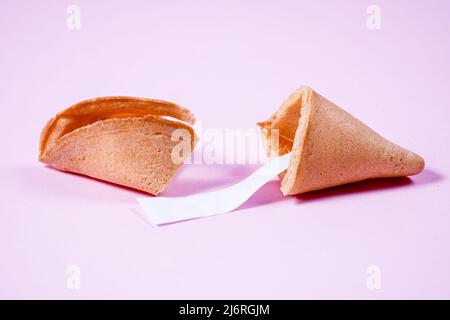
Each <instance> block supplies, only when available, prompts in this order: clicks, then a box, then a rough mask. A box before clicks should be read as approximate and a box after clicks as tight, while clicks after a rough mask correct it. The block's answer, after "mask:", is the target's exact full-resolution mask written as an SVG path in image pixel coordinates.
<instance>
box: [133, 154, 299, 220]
mask: <svg viewBox="0 0 450 320" xmlns="http://www.w3.org/2000/svg"><path fill="white" fill-rule="evenodd" d="M290 158H291V154H290V153H287V154H285V155H283V156H281V157H278V158H275V159H273V160H271V161H269V162H268V163H266V164H265V165H264V166H262V167H260V168H258V169H257V170H256V171H255V172H253V173H252V174H251V175H250V176H248V177H247V178H246V179H244V180H243V181H241V182H239V183H237V184H235V185H233V186H231V187H227V188H224V189H220V190H215V191H211V192H205V193H199V194H194V195H190V196H183V197H170V198H167V197H151V198H150V197H149V198H138V199H137V200H138V202H139V204H140V205H141V206H142V208H143V209H144V211H145V213H146V214H147V216H148V218H149V219H150V221H151V223H152V224H154V225H160V224H166V223H172V222H177V221H182V220H189V219H194V218H200V217H208V216H212V215H216V214H221V213H226V212H230V211H232V210H234V209H236V208H237V207H239V206H240V205H241V204H243V203H244V202H245V201H247V200H248V199H249V198H250V197H251V196H252V195H253V194H254V193H255V192H256V191H257V190H258V189H259V188H261V187H262V186H263V185H264V184H266V183H267V182H269V181H270V180H272V179H273V178H274V177H275V176H277V175H278V174H280V173H282V172H283V171H284V170H286V169H287V168H288V166H289V160H290Z"/></svg>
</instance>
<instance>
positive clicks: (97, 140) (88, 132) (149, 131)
mask: <svg viewBox="0 0 450 320" xmlns="http://www.w3.org/2000/svg"><path fill="white" fill-rule="evenodd" d="M168 117H169V118H168ZM170 118H173V120H172V119H170ZM194 122H195V118H194V115H193V114H192V113H191V112H190V111H189V110H188V109H186V108H183V107H180V106H178V105H176V104H174V103H171V102H166V101H162V100H153V99H143V98H133V97H104V98H96V99H91V100H86V101H82V102H80V103H77V104H75V105H73V106H71V107H69V108H68V109H66V110H64V111H62V112H60V113H58V114H57V115H56V116H55V117H53V118H52V119H50V120H49V121H48V122H47V125H46V126H45V128H44V129H43V131H42V133H41V138H40V150H39V160H40V161H42V162H44V163H46V164H48V165H50V166H52V167H54V168H57V169H60V170H63V171H70V172H75V173H79V174H83V175H86V176H90V177H94V178H97V179H101V180H105V181H109V182H113V183H117V184H120V185H123V186H127V187H131V188H134V189H138V190H142V191H145V192H148V193H151V194H154V195H157V194H159V193H160V192H162V191H163V190H164V188H165V187H166V186H167V184H168V183H169V181H170V180H171V178H172V177H173V176H174V174H175V172H176V171H177V169H178V168H179V167H180V166H181V165H182V164H183V162H184V161H185V159H186V158H187V157H188V156H189V155H190V153H191V151H192V150H193V148H194V146H195V144H196V141H197V138H196V136H195V133H194V131H193V129H192V128H191V127H190V126H189V125H193V124H194ZM176 130H178V131H176ZM174 137H175V138H174ZM180 143H184V145H183V146H182V148H180V151H181V152H178V149H176V151H177V156H176V158H175V159H174V158H173V156H172V151H173V150H175V149H174V147H176V146H180ZM186 144H187V146H188V148H186ZM174 160H176V161H174Z"/></svg>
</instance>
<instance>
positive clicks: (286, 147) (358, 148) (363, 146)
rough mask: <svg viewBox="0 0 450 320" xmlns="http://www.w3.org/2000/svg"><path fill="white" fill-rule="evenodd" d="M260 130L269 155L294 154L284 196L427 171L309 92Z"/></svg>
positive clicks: (285, 105)
mask: <svg viewBox="0 0 450 320" xmlns="http://www.w3.org/2000/svg"><path fill="white" fill-rule="evenodd" d="M258 125H259V126H260V127H261V132H262V137H263V141H264V142H265V146H266V151H267V154H268V155H270V156H271V157H274V156H277V155H282V154H285V153H287V152H290V151H292V156H291V159H290V163H289V167H288V169H287V170H286V171H285V172H284V173H283V174H282V175H280V178H281V191H282V192H283V194H284V195H295V194H300V193H304V192H308V191H313V190H319V189H324V188H328V187H333V186H338V185H342V184H346V183H350V182H356V181H361V180H365V179H372V178H382V177H401V176H410V175H415V174H418V173H420V172H421V171H422V170H423V168H424V160H423V159H422V158H421V157H420V156H418V155H417V154H415V153H413V152H411V151H409V150H406V149H404V148H402V147H400V146H398V145H396V144H394V143H392V142H390V141H388V140H386V139H385V138H383V137H381V136H380V135H379V134H378V133H376V132H375V131H373V130H372V129H370V128H369V127H368V126H366V125H365V124H364V123H362V122H361V121H359V120H358V119H356V118H355V117H353V116H352V115H350V114H349V113H347V112H346V111H344V110H343V109H341V108H340V107H338V106H337V105H335V104H334V103H333V102H331V101H329V100H327V99H326V98H324V97H322V96H321V95H319V94H318V93H317V92H315V91H314V90H312V89H311V88H308V87H301V88H299V89H298V90H297V91H295V92H294V93H293V94H292V95H291V96H289V98H288V99H287V100H286V101H285V102H284V103H283V104H282V105H281V107H280V108H279V110H278V111H277V112H276V113H275V114H274V115H272V116H271V117H270V118H269V119H268V120H267V121H264V122H261V123H258ZM276 129H277V130H276ZM275 136H276V139H274V137H275Z"/></svg>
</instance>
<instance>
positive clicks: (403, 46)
mask: <svg viewBox="0 0 450 320" xmlns="http://www.w3.org/2000/svg"><path fill="white" fill-rule="evenodd" d="M373 3H375V4H378V5H379V6H380V8H381V13H382V21H381V30H377V31H374V30H368V29H367V27H366V19H367V14H366V9H367V7H368V5H370V4H373ZM373 3H372V1H365V0H363V1H361V0H358V1H356V0H355V1H343V0H342V1H335V0H329V1H294V0H291V1H223V2H219V1H206V0H205V1H130V0H128V1H81V0H76V1H74V2H73V3H72V2H68V1H56V0H55V1H17V0H9V1H5V0H2V1H1V4H0V40H1V50H0V70H1V74H0V88H1V89H0V90H1V94H0V105H1V108H2V114H3V119H4V120H3V123H2V125H1V126H0V130H1V132H0V133H1V136H2V150H3V152H2V156H1V160H0V161H1V163H0V165H1V168H0V170H1V176H2V179H1V181H0V188H1V194H2V200H1V207H0V209H1V212H0V254H1V258H0V297H1V298H63V299H72V298H74V299H78V298H194V299H196V298H213V299H215V298H224V299H228V298H275V299H276V298H364V299H365V298H368V299H372V298H374V299H377V298H388V299H390V298H450V271H449V270H450V256H449V255H450V245H449V243H450V233H449V224H450V216H449V214H450V210H449V209H450V206H449V204H450V202H449V191H450V184H449V180H448V178H447V177H448V176H449V174H450V169H449V166H448V164H449V160H448V158H449V156H450V153H449V138H450V136H449V125H448V120H449V116H450V111H449V110H450V109H449V107H450V106H449V104H450V93H449V92H450V89H449V78H448V77H449V74H450V63H449V60H448V57H449V56H450V40H449V37H448V32H449V30H450V4H449V2H448V1H445V0H442V1H436V0H435V1H409V0H408V1H399V0H395V1H374V2H373ZM69 4H76V5H79V6H80V7H81V18H82V22H81V23H82V26H81V30H69V29H67V27H66V17H67V14H66V8H67V6H68V5H69ZM302 84H307V85H310V86H311V87H313V88H314V89H316V90H317V91H318V92H320V93H322V94H323V95H325V96H327V97H328V98H329V99H331V100H333V101H335V102H336V103H337V104H339V105H341V106H343V107H344V108H345V109H346V110H348V111H349V112H351V113H353V114H354V115H355V116H357V117H358V118H360V119H361V120H363V121H364V122H366V123H367V124H368V125H370V126H371V127H373V128H374V129H376V130H377V131H378V132H380V133H381V134H383V135H384V136H386V137H387V138H389V139H392V140H393V141H395V142H397V143H399V144H401V145H403V146H405V147H407V148H410V149H412V150H414V151H416V152H417V153H419V154H421V155H422V156H423V157H424V158H425V159H426V163H427V167H426V170H425V171H424V172H423V173H422V174H421V175H419V176H416V177H413V178H411V179H408V178H403V179H393V180H381V181H371V182H363V183H358V184H353V185H348V186H343V187H338V188H334V189H331V190H326V191H320V192H315V193H311V194H308V195H304V196H299V197H283V196H282V195H281V194H280V191H279V182H278V181H276V180H274V181H273V182H271V183H269V184H268V185H266V186H265V187H263V189H261V190H260V191H259V192H258V193H257V194H255V195H254V196H253V197H252V198H251V199H250V200H249V202H248V203H246V204H245V205H243V207H241V208H240V209H239V210H236V211H235V212H233V213H230V214H226V215H221V216H217V217H212V218H207V219H198V220H192V221H188V222H184V223H178V224H172V225H168V226H165V227H158V228H157V227H152V226H151V225H150V224H149V223H148V222H146V221H145V219H144V218H143V216H142V212H141V211H140V209H139V207H138V205H137V202H136V200H135V199H136V197H140V196H143V194H142V193H139V192H136V191H133V190H129V189H126V188H121V187H117V186H114V185H111V184H108V183H103V182H98V181H95V180H93V179H88V178H83V177H80V176H76V175H73V174H64V173H61V172H58V171H56V170H53V169H49V168H46V167H45V166H44V165H42V164H41V163H39V162H38V161H37V154H38V138H39V133H40V131H41V129H42V127H43V126H44V124H45V122H46V121H47V120H48V119H49V118H50V117H51V116H53V115H54V114H55V113H56V112H58V111H60V110H61V109H63V108H65V107H67V106H69V105H71V104H73V103H75V102H78V101H80V100H83V99H86V98H92V97H97V96H104V95H133V96H142V97H153V98H161V99H166V100H171V101H175V102H177V103H179V104H181V105H183V106H186V107H188V108H190V109H191V110H193V111H194V113H195V114H196V116H197V118H198V119H200V120H202V122H203V124H204V126H205V127H209V128H253V127H254V123H255V122H256V121H260V120H264V119H266V118H267V117H268V116H269V115H270V114H272V112H274V111H275V110H276V108H277V107H278V106H279V104H280V103H281V102H282V101H283V100H284V99H285V98H286V97H287V96H288V95H289V94H290V93H291V92H292V91H293V90H294V89H295V88H296V87H298V86H300V85H302ZM255 168H256V167H255V166H251V165H243V166H238V165H231V166H226V165H222V166H220V165H215V166H200V165H189V166H185V167H184V168H183V169H182V171H181V172H180V173H179V174H178V176H177V177H176V179H175V180H174V181H173V183H172V184H171V185H170V187H169V188H168V189H167V191H166V192H165V195H176V194H178V195H179V194H187V193H189V192H191V191H193V190H196V191H202V190H211V189H214V188H217V187H220V186H224V185H228V184H231V183H233V182H237V181H239V180H241V179H242V178H244V177H245V176H246V175H248V174H249V173H250V172H251V171H252V170H254V169H255ZM69 265H78V266H80V268H81V289H80V290H68V289H67V288H66V279H67V274H66V267H67V266H69ZM369 265H377V266H379V267H380V269H381V286H382V287H381V289H380V290H368V288H367V287H366V279H367V275H366V268H367V267H368V266H369Z"/></svg>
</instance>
